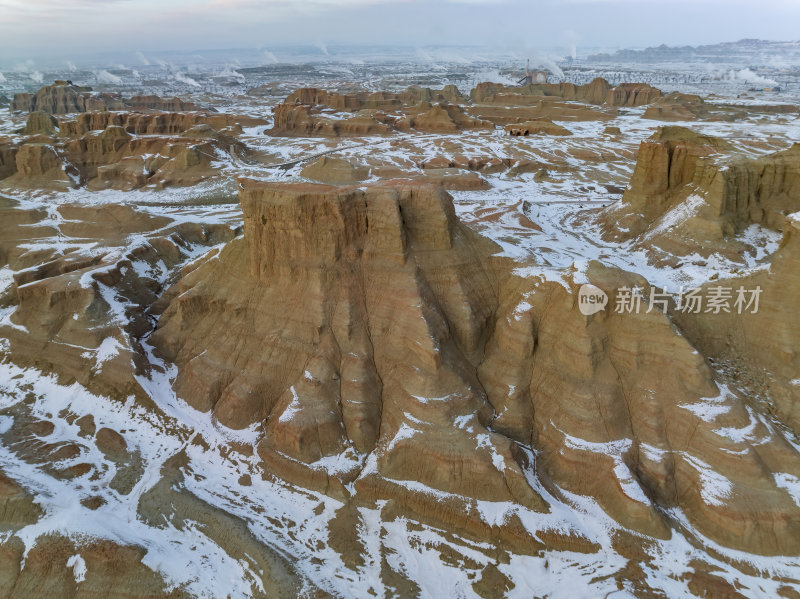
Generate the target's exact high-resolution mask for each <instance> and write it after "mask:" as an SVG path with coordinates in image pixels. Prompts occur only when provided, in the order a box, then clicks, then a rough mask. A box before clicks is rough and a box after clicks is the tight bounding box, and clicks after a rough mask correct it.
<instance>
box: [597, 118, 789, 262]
mask: <svg viewBox="0 0 800 599" xmlns="http://www.w3.org/2000/svg"><path fill="white" fill-rule="evenodd" d="M798 197H800V145H797V144H795V145H794V146H793V147H792V148H790V149H788V150H783V151H780V152H776V153H774V154H768V155H764V156H761V157H758V158H749V157H745V156H743V155H738V154H736V153H735V152H732V151H731V147H730V146H729V144H728V143H726V142H725V141H723V140H721V139H717V138H713V137H708V136H703V135H700V134H697V133H694V132H693V131H691V130H689V129H686V128H684V127H660V128H659V130H658V131H657V132H656V133H655V134H654V135H653V136H652V137H651V138H650V139H647V140H645V141H644V142H642V145H641V147H640V148H639V155H638V159H637V162H636V168H635V170H634V173H633V177H632V178H631V182H630V184H629V186H628V189H627V190H626V192H625V194H624V196H623V198H622V202H621V203H619V204H616V205H614V206H612V207H611V208H609V209H608V210H607V211H606V212H605V213H604V214H603V215H602V217H601V219H602V220H603V222H604V223H605V224H604V228H605V231H606V234H607V235H608V236H610V237H614V238H617V239H636V240H639V241H641V242H648V243H655V244H656V245H658V246H659V247H661V248H663V249H666V250H668V251H669V252H671V253H673V254H679V255H680V254H686V253H692V252H695V251H698V252H700V253H705V254H708V253H710V252H713V251H717V250H718V249H720V247H722V246H723V245H724V244H725V242H726V240H727V239H728V238H731V237H732V236H735V235H737V234H739V233H741V232H742V231H743V230H744V229H746V228H747V227H748V226H750V225H752V224H758V225H762V226H764V227H767V228H769V229H773V230H780V229H781V228H782V227H783V225H784V224H785V220H786V215H787V214H789V213H791V212H795V211H796V210H798V209H800V201H798ZM723 249H724V248H723Z"/></svg>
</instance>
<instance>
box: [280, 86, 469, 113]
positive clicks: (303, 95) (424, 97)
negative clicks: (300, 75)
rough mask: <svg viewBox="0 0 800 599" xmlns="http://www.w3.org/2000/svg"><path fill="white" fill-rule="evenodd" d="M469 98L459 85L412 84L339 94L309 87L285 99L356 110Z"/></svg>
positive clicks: (291, 101) (290, 101) (351, 110)
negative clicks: (432, 86)
mask: <svg viewBox="0 0 800 599" xmlns="http://www.w3.org/2000/svg"><path fill="white" fill-rule="evenodd" d="M465 100H466V98H465V97H464V96H462V95H461V93H460V92H459V91H458V88H457V87H456V86H455V85H446V86H445V87H444V88H442V89H441V90H432V89H429V88H427V87H416V86H412V87H409V88H408V89H407V90H406V91H405V92H401V93H399V94H395V93H391V92H385V91H380V92H372V93H368V92H360V93H355V94H338V93H335V92H328V91H326V90H323V89H319V88H316V87H306V88H300V89H298V90H295V91H294V92H292V93H291V94H289V96H287V98H286V100H284V103H285V104H305V105H308V106H324V107H327V108H330V109H332V110H336V111H344V112H356V111H358V110H364V109H368V110H393V109H396V108H400V107H403V106H415V105H417V104H419V103H420V102H429V103H435V102H439V103H441V102H444V103H459V102H464V101H465Z"/></svg>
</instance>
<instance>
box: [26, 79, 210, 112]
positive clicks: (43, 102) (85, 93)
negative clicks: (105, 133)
mask: <svg viewBox="0 0 800 599" xmlns="http://www.w3.org/2000/svg"><path fill="white" fill-rule="evenodd" d="M10 108H11V110H12V111H23V112H35V111H42V112H47V113H49V114H69V113H75V112H97V111H105V110H133V111H137V112H152V111H155V112H184V111H192V110H206V111H210V112H214V110H213V109H209V108H206V109H202V108H201V107H200V106H198V105H197V104H195V103H193V102H187V101H185V100H181V99H180V98H160V97H158V96H133V97H132V98H129V99H127V100H126V99H123V98H122V96H120V95H119V94H109V93H97V92H93V91H92V88H91V87H83V86H78V85H74V84H73V83H72V82H71V81H60V80H57V81H55V82H54V83H53V85H46V86H45V87H43V88H41V89H40V90H39V91H37V92H36V93H35V94H29V93H21V94H16V95H15V96H14V99H13V100H12V102H11V106H10Z"/></svg>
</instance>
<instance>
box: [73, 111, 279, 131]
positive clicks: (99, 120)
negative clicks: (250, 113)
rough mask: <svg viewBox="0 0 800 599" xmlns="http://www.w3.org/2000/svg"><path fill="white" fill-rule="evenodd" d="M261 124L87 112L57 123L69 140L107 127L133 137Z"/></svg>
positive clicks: (217, 117) (221, 117) (204, 116)
mask: <svg viewBox="0 0 800 599" xmlns="http://www.w3.org/2000/svg"><path fill="white" fill-rule="evenodd" d="M264 124H266V121H265V120H263V119H258V118H254V117H246V116H241V115H233V114H222V113H212V114H208V113H205V112H153V113H148V114H142V113H138V112H87V113H83V114H79V115H77V117H75V118H61V119H59V120H58V128H59V131H60V133H61V135H62V136H68V137H80V136H82V135H85V134H87V133H89V132H90V131H102V130H104V129H107V128H108V127H122V128H123V129H125V131H127V132H128V133H132V134H134V135H175V134H180V133H184V132H185V131H188V130H189V129H192V128H193V127H197V126H199V125H207V126H209V127H212V128H213V129H216V130H217V131H220V130H221V129H225V128H227V127H236V126H237V125H244V126H247V127H251V126H255V125H264Z"/></svg>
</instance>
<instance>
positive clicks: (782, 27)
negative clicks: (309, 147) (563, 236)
mask: <svg viewBox="0 0 800 599" xmlns="http://www.w3.org/2000/svg"><path fill="white" fill-rule="evenodd" d="M798 24H800V0H528V1H523V0H424V1H423V0H301V1H290V0H194V1H190V0H0V59H4V62H8V61H11V60H27V59H32V58H45V57H47V58H62V59H64V58H69V57H70V56H78V55H81V54H88V53H102V52H106V51H114V52H116V53H119V52H131V53H135V52H137V51H142V52H152V51H161V50H163V51H169V50H203V49H227V48H266V49H270V48H275V47H279V46H281V45H287V44H312V45H314V44H316V45H324V44H336V43H347V44H403V45H410V46H419V47H423V46H427V45H436V44H444V45H452V44H458V45H476V46H492V47H497V48H498V49H508V50H513V49H514V48H516V47H519V48H526V49H527V48H539V49H542V50H548V49H554V48H567V49H568V48H570V47H571V46H573V45H574V46H577V47H578V49H579V50H580V48H598V47H601V48H620V47H627V48H630V47H644V46H655V45H660V44H662V43H666V44H668V45H685V44H690V45H697V44H703V43H716V42H721V41H736V40H738V39H742V38H761V39H770V40H794V39H798V38H800V28H798V27H797V25H798Z"/></svg>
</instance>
